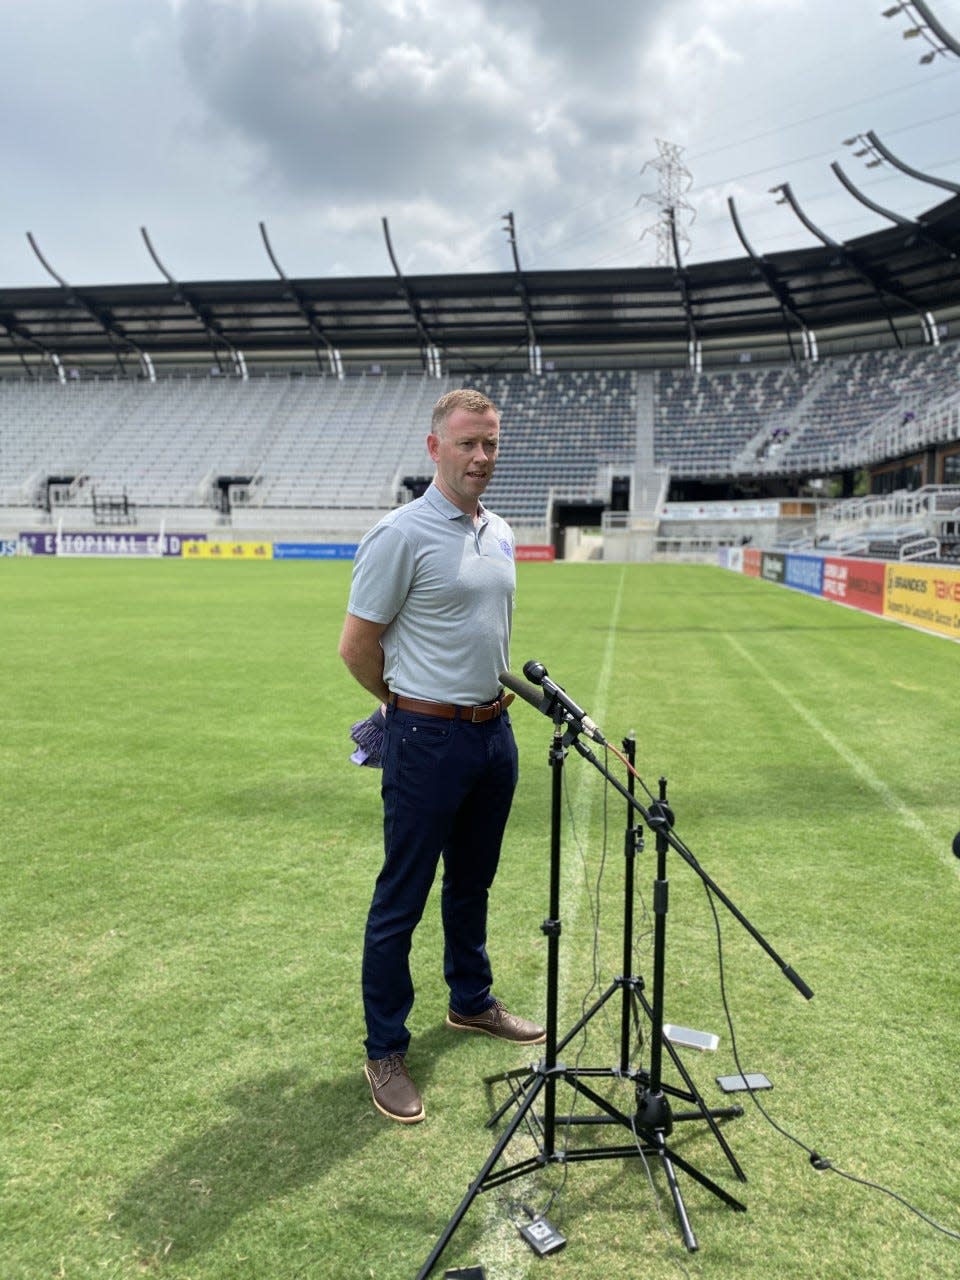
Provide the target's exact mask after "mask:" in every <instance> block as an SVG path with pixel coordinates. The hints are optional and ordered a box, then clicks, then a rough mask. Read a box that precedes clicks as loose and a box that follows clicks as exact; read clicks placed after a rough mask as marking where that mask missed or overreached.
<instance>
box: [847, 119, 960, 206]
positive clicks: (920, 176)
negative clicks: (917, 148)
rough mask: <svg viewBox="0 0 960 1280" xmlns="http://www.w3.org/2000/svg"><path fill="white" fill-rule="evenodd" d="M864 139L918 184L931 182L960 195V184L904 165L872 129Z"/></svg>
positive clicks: (935, 185)
mask: <svg viewBox="0 0 960 1280" xmlns="http://www.w3.org/2000/svg"><path fill="white" fill-rule="evenodd" d="M864 137H865V138H866V139H867V141H868V142H869V143H870V145H871V146H872V147H873V149H874V150H875V151H878V152H879V153H880V155H882V156H883V158H884V160H887V161H889V162H890V164H892V165H893V167H894V168H895V169H899V170H900V172H901V173H905V174H906V175H907V177H908V178H916V179H917V181H918V182H929V183H930V184H931V185H932V186H934V187H941V188H942V189H943V190H944V191H952V192H953V194H954V195H960V183H958V182H949V181H948V180H947V179H946V178H935V177H934V176H933V174H931V173H924V172H923V170H922V169H913V168H911V166H910V165H908V164H904V162H903V161H902V160H898V159H897V157H896V156H895V155H894V154H893V152H892V151H891V150H890V149H889V148H888V147H885V146H884V144H883V143H882V142H881V141H880V139H879V138H878V137H877V135H876V134H875V133H874V131H873V130H872V129H868V130H867V132H866V133H865V134H864Z"/></svg>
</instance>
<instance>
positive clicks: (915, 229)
mask: <svg viewBox="0 0 960 1280" xmlns="http://www.w3.org/2000/svg"><path fill="white" fill-rule="evenodd" d="M830 168H831V169H832V170H833V172H834V173H835V174H836V176H837V177H838V178H839V179H840V181H841V182H842V183H843V185H844V187H845V188H846V189H847V191H849V192H850V194H851V195H852V196H853V198H854V199H855V200H859V201H860V203H861V204H862V205H864V206H865V207H866V208H867V209H872V210H873V212H874V213H879V214H880V216H881V218H888V219H889V220H890V221H891V222H892V223H893V224H894V225H895V226H898V227H903V228H904V229H905V230H906V231H909V233H910V237H909V239H908V240H907V244H908V246H910V247H911V248H912V247H913V244H915V243H916V242H917V241H918V240H922V241H923V242H924V244H928V245H930V246H931V247H932V248H934V249H936V251H937V252H938V253H940V254H943V255H944V257H947V258H949V259H950V260H951V261H953V260H954V259H955V258H956V256H957V255H956V253H955V252H954V251H953V250H952V249H951V248H950V247H949V246H948V245H946V244H944V243H943V241H942V240H938V239H937V238H936V236H934V235H931V233H930V232H929V231H927V230H926V228H925V227H923V226H922V225H921V224H920V223H919V222H914V221H913V220H912V219H910V218H904V217H903V215H902V214H899V213H894V211H893V210H892V209H886V208H884V206H883V205H882V204H877V202H876V201H875V200H871V199H870V197H869V196H867V195H865V194H864V192H862V191H861V190H860V188H859V187H857V186H855V185H854V184H853V183H852V182H851V181H850V179H849V178H848V177H847V175H846V174H845V173H844V171H843V169H841V167H840V165H839V164H838V162H837V161H836V160H834V161H833V163H832V164H831V166H830Z"/></svg>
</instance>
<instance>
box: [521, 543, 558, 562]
mask: <svg viewBox="0 0 960 1280" xmlns="http://www.w3.org/2000/svg"><path fill="white" fill-rule="evenodd" d="M555 558H556V553H555V551H554V549H553V547H549V546H546V547H532V546H531V547H517V559H518V560H553V559H555Z"/></svg>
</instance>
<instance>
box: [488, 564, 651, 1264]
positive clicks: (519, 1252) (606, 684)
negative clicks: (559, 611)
mask: <svg viewBox="0 0 960 1280" xmlns="http://www.w3.org/2000/svg"><path fill="white" fill-rule="evenodd" d="M625 581H626V567H625V566H623V567H621V570H620V577H619V581H618V582H617V590H616V595H615V597H614V601H613V607H612V608H611V610H610V614H609V619H608V630H607V639H606V644H605V645H604V650H603V661H602V662H601V664H600V671H599V674H598V676H597V684H596V692H595V695H594V701H593V706H592V708H588V710H589V711H591V716H592V719H593V721H594V723H595V724H599V725H600V726H601V728H602V727H603V718H604V715H605V712H606V704H607V695H608V693H609V691H610V682H611V680H612V678H613V654H614V649H615V647H616V631H617V623H618V621H619V618H620V609H621V606H622V604H623V588H624V584H625ZM561 678H562V677H561ZM571 696H573V697H576V694H575V693H574V694H572V695H571ZM563 768H564V782H563V786H564V796H563V810H562V821H563V832H562V838H561V842H560V918H561V923H562V926H563V933H562V934H561V936H560V956H559V964H558V969H559V991H560V1002H561V1006H562V1005H563V1002H564V997H565V996H566V995H568V994H569V984H570V982H571V972H572V970H573V960H572V958H571V947H572V941H571V940H572V933H573V926H574V925H575V924H576V922H577V917H578V916H579V914H580V906H581V903H582V902H583V887H584V886H583V865H582V863H581V859H580V853H579V850H578V848H577V845H576V844H575V843H574V839H573V835H574V833H573V832H571V831H570V823H569V810H570V809H572V810H573V816H574V824H575V826H576V836H577V840H578V841H582V842H583V843H584V846H585V848H584V853H585V856H586V853H587V847H586V846H587V845H588V843H589V836H590V825H591V822H592V819H593V810H594V805H595V804H596V802H597V800H598V799H599V797H600V795H601V788H602V786H603V780H602V778H601V776H600V774H599V773H597V771H596V770H595V769H594V767H593V766H592V765H591V764H590V763H589V761H586V760H581V759H580V757H579V756H577V755H576V753H575V752H574V751H573V750H572V749H571V751H570V753H569V755H568V756H567V758H566V760H565V761H564V765H563ZM571 770H574V771H576V780H575V781H573V782H572V781H571V780H572V773H571ZM568 795H569V796H570V797H571V799H570V804H569V806H568V804H567V796H568ZM549 834H550V833H549V830H547V829H546V828H545V829H544V833H543V841H544V847H545V848H546V847H547V845H548V838H549ZM543 871H544V877H543V884H542V885H538V886H536V888H537V891H539V892H540V893H541V894H542V900H543V906H544V918H546V914H547V908H548V906H549V878H548V872H549V864H548V861H547V859H546V858H545V859H544V861H543ZM565 939H566V941H565ZM581 951H582V948H581ZM585 977H586V975H584V974H582V973H581V974H580V980H581V981H583V980H584V979H585ZM533 1016H536V1015H533ZM560 1018H561V1026H560V1027H559V1031H560V1033H561V1034H562V1033H564V1032H565V1030H566V1027H565V1025H563V1021H562V1019H563V1013H562V1012H561V1014H560ZM532 1060H533V1055H531V1061H532ZM558 1096H559V1095H558ZM565 1105H566V1103H564V1104H562V1105H561V1107H560V1109H561V1110H563V1107H564V1106H565ZM534 1107H535V1109H536V1104H534ZM509 1118H510V1113H508V1115H507V1119H509ZM515 1136H516V1139H517V1140H518V1141H519V1143H520V1146H512V1145H511V1146H510V1147H508V1148H507V1150H506V1151H505V1152H504V1159H503V1161H502V1163H507V1164H510V1163H513V1161H514V1160H516V1159H517V1158H518V1157H520V1156H522V1155H527V1154H530V1152H529V1150H528V1148H529V1138H528V1137H527V1135H526V1131H525V1129H524V1127H523V1126H522V1125H521V1126H520V1129H518V1131H517V1134H516V1135H515ZM560 1136H561V1138H562V1135H560ZM559 1145H560V1143H559V1142H558V1146H559ZM561 1176H562V1170H561V1169H560V1168H559V1166H557V1167H555V1168H554V1169H553V1171H552V1173H550V1174H548V1176H547V1178H546V1179H544V1180H543V1181H542V1182H540V1183H539V1184H538V1185H537V1187H536V1194H535V1195H533V1196H532V1203H531V1208H538V1209H540V1210H541V1211H542V1209H543V1207H544V1204H545V1203H546V1201H547V1199H548V1197H549V1191H550V1188H552V1187H553V1186H555V1185H556V1183H557V1181H558V1180H559V1178H560V1177H561ZM524 1183H525V1179H521V1180H520V1181H519V1183H518V1184H517V1198H518V1199H524V1201H525V1202H526V1203H530V1200H529V1199H528V1197H526V1196H524V1195H523V1194H522V1193H521V1191H520V1188H521V1187H523V1185H524ZM495 1194H496V1193H494V1195H495ZM479 1198H480V1199H483V1200H485V1201H486V1204H485V1206H484V1209H483V1221H484V1232H483V1265H484V1269H485V1271H486V1274H487V1276H488V1280H526V1277H527V1276H529V1275H530V1274H531V1269H532V1268H533V1267H534V1266H536V1265H537V1259H536V1258H535V1257H534V1255H533V1254H532V1253H531V1252H530V1250H529V1248H528V1247H527V1245H526V1244H524V1242H523V1241H522V1240H521V1239H520V1237H519V1235H518V1234H517V1233H516V1232H515V1231H514V1230H513V1228H512V1227H510V1226H507V1225H506V1224H505V1221H504V1216H503V1212H502V1210H501V1208H500V1206H499V1205H498V1203H497V1202H496V1200H495V1199H491V1198H490V1197H489V1193H487V1192H482V1193H481V1195H480V1197H479ZM477 1208H478V1206H477V1204H476V1201H474V1204H473V1206H471V1212H472V1211H474V1210H476V1209H477ZM518 1217H522V1215H518ZM541 1265H542V1264H541Z"/></svg>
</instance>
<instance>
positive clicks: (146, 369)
mask: <svg viewBox="0 0 960 1280" xmlns="http://www.w3.org/2000/svg"><path fill="white" fill-rule="evenodd" d="M27 240H28V241H29V243H30V248H31V249H32V250H33V252H34V253H35V254H36V256H37V258H38V260H39V262H40V265H41V266H42V267H43V269H44V271H46V273H47V274H48V275H49V276H52V278H53V279H54V280H56V282H57V284H58V285H59V286H60V288H61V289H62V290H63V294H64V301H65V302H66V303H67V305H68V306H70V307H81V308H82V309H83V310H84V311H85V312H86V313H87V315H88V316H90V318H91V319H93V320H95V321H96V322H97V324H98V325H99V326H100V328H101V329H102V330H103V332H104V333H105V334H106V336H107V341H108V343H109V344H110V348H111V350H112V352H113V356H114V359H115V360H116V362H117V364H118V365H119V366H120V372H121V373H122V374H124V375H126V372H127V371H126V369H125V368H124V364H123V359H122V357H121V355H120V347H119V346H118V343H119V344H120V345H121V346H122V347H123V348H125V349H126V350H127V351H135V352H136V353H137V356H138V357H139V359H140V368H141V370H142V371H143V374H144V377H146V378H149V379H150V381H151V382H153V381H156V374H155V373H154V372H153V363H152V361H151V360H150V359H149V357H148V356H146V353H145V352H144V351H143V349H142V348H141V347H139V346H138V345H137V343H136V342H134V341H133V339H132V338H131V337H129V336H128V334H127V333H126V331H125V329H124V327H123V325H121V324H118V323H117V321H116V320H114V318H113V316H112V315H111V314H110V312H109V311H107V310H106V308H97V307H95V306H93V304H92V303H91V302H89V301H88V299H87V298H85V297H84V296H83V294H82V293H78V292H77V291H76V289H74V288H73V287H72V285H69V284H68V283H67V282H66V280H64V278H63V277H62V276H59V275H57V273H56V271H54V269H53V267H51V265H50V263H49V262H48V261H47V260H46V258H45V257H44V256H43V254H42V253H41V252H40V246H39V245H38V244H37V242H36V240H35V239H34V235H33V232H32V231H28V232H27ZM151 375H152V376H151Z"/></svg>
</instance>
